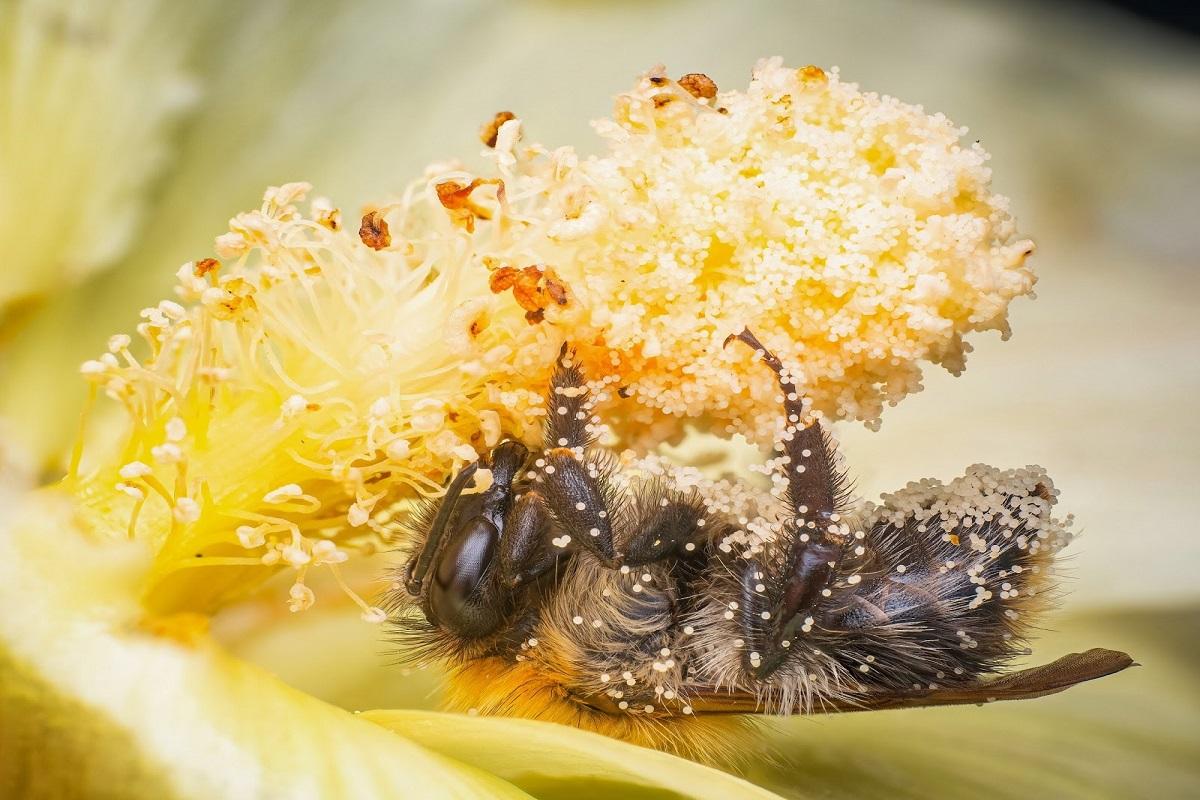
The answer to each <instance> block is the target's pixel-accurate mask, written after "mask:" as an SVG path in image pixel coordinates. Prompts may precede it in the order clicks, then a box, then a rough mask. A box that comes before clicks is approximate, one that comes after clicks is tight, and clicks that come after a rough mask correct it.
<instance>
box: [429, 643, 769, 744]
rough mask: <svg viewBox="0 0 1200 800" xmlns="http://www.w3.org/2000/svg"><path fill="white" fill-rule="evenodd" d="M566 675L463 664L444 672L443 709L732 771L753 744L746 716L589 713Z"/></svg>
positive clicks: (538, 668) (527, 667) (525, 666)
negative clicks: (531, 723)
mask: <svg viewBox="0 0 1200 800" xmlns="http://www.w3.org/2000/svg"><path fill="white" fill-rule="evenodd" d="M571 683H572V675H571V674H570V673H569V672H562V673H559V674H555V673H553V672H552V671H549V670H548V669H547V666H546V663H545V662H543V663H542V664H539V665H535V664H533V663H531V662H529V661H520V662H516V663H513V662H511V661H508V660H506V659H503V658H487V659H478V660H475V661H468V662H465V663H462V664H459V665H457V666H455V667H454V668H453V669H452V670H451V672H450V678H449V681H448V684H447V688H446V694H445V700H444V707H445V708H446V710H448V711H457V712H460V713H479V714H483V715H488V716H500V717H523V718H525V719H536V720H541V721H543V722H555V723H558V724H560V725H568V726H571V727H574V728H581V729H583V730H588V731H592V732H594V733H599V734H603V735H605V736H611V737H613V738H616V739H621V740H624V741H627V742H631V743H633V744H636V745H641V746H642V747H650V748H654V749H656V750H664V751H666V752H670V753H674V754H676V755H679V756H683V757H685V758H690V759H693V760H695V761H700V762H704V763H708V764H713V765H716V766H726V767H733V768H737V767H738V766H739V765H740V764H741V763H742V762H743V761H744V758H745V754H746V753H747V752H749V751H748V749H747V745H748V744H749V743H751V742H752V741H753V734H754V729H755V726H756V724H757V721H756V720H755V718H754V717H748V716H733V715H719V716H700V717H696V716H689V717H681V716H675V717H671V718H669V719H663V718H662V717H660V716H655V715H651V714H640V713H625V714H612V713H608V712H605V711H601V710H599V709H595V708H591V707H589V706H588V705H586V704H585V703H583V702H580V700H579V699H578V698H574V697H572V696H571V693H570V691H569V690H568V689H567V686H569V685H570V684H571Z"/></svg>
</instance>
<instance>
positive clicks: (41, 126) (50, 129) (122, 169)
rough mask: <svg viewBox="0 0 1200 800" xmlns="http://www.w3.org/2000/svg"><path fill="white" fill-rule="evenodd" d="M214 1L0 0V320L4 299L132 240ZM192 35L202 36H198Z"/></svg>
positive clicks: (188, 93) (23, 295)
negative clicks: (186, 33)
mask: <svg viewBox="0 0 1200 800" xmlns="http://www.w3.org/2000/svg"><path fill="white" fill-rule="evenodd" d="M210 12H211V8H203V7H200V6H196V7H189V6H186V5H184V6H181V5H178V4H174V3H164V2H140V1H139V0H135V1H134V2H128V1H122V2H114V3H94V4H85V3H67V2H61V0H35V2H30V3H20V4H13V3H5V4H4V6H3V7H0V73H3V74H4V75H5V84H6V86H5V89H6V91H5V96H4V103H3V106H2V107H0V122H2V124H0V130H2V131H3V133H2V134H0V242H3V243H4V247H5V258H4V263H3V265H0V321H2V320H3V318H4V312H5V308H6V306H8V305H9V304H10V303H13V302H15V301H19V300H22V299H28V298H31V297H35V296H37V295H39V294H42V293H43V292H52V291H56V290H60V289H61V288H62V285H63V284H64V283H65V284H70V283H74V282H75V281H77V280H79V279H81V278H82V277H83V276H85V275H87V274H89V273H91V272H94V271H96V270H99V269H101V268H103V267H106V266H109V265H110V264H112V263H113V261H114V260H115V259H117V258H118V257H120V256H121V255H122V253H123V252H124V251H125V249H126V247H127V246H128V244H129V240H130V238H131V236H132V234H133V232H134V231H135V230H136V227H137V225H138V223H139V222H140V219H141V217H142V215H143V213H144V211H145V207H146V205H147V203H148V201H149V200H150V195H149V192H148V188H149V184H150V183H151V181H152V180H153V179H154V178H155V177H156V176H157V173H158V172H159V171H160V169H161V168H162V166H163V164H164V161H165V160H166V158H167V157H168V155H169V152H170V147H169V145H170V138H171V134H172V133H174V130H173V127H174V123H175V121H176V119H177V117H178V116H179V114H180V112H182V111H183V110H184V109H186V108H187V107H188V106H190V105H192V102H193V100H194V98H195V95H196V87H195V84H194V82H193V80H192V79H191V77H190V76H189V75H188V73H187V71H186V69H185V67H184V64H185V62H186V60H187V59H188V57H189V55H191V46H190V45H192V44H194V43H195V42H194V41H193V42H187V41H183V42H181V40H180V37H179V36H178V35H177V30H178V29H179V28H180V27H185V28H190V29H193V30H195V31H197V33H199V32H201V31H202V30H203V24H204V22H205V17H206V16H207V15H208V14H209V13H210ZM193 38H194V39H198V38H199V37H198V36H196V37H193Z"/></svg>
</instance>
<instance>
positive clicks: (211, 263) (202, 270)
mask: <svg viewBox="0 0 1200 800" xmlns="http://www.w3.org/2000/svg"><path fill="white" fill-rule="evenodd" d="M220 268H221V262H220V261H217V260H216V259H215V258H202V259H200V260H199V261H197V262H195V263H194V264H192V274H193V275H195V276H196V277H197V278H203V277H204V276H205V275H207V274H209V273H210V272H216V271H217V270H219V269H220Z"/></svg>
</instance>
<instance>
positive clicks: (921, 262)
mask: <svg viewBox="0 0 1200 800" xmlns="http://www.w3.org/2000/svg"><path fill="white" fill-rule="evenodd" d="M511 116H512V115H501V116H500V117H498V118H497V121H496V123H494V124H493V125H490V126H488V128H487V129H486V131H485V138H486V140H487V141H489V142H492V143H493V144H494V150H493V159H494V162H495V173H494V175H493V174H489V175H488V176H487V177H485V178H477V177H473V176H471V175H469V174H465V173H463V174H460V173H446V174H443V175H440V176H436V177H435V178H434V179H433V180H434V183H435V185H436V186H438V187H439V195H438V199H439V200H440V201H441V203H442V205H444V206H446V211H447V215H446V218H445V219H444V220H443V222H442V225H443V226H444V227H445V226H458V227H461V228H464V229H465V231H466V233H469V234H471V237H470V238H471V242H472V246H473V248H474V251H475V254H474V260H475V261H478V262H481V263H482V264H484V265H485V266H487V267H488V268H489V269H490V270H492V287H493V290H495V291H506V290H508V289H510V288H511V291H512V296H513V298H514V301H515V302H516V303H517V304H518V305H520V307H521V308H522V309H524V310H525V311H526V315H527V317H528V318H529V319H530V321H531V322H534V323H538V324H550V325H555V326H560V327H562V328H564V329H565V330H566V331H567V335H568V336H569V337H570V338H571V339H572V341H573V342H576V343H578V344H579V346H580V349H581V357H582V358H583V360H584V362H585V363H587V364H588V365H589V366H590V367H591V369H592V372H593V373H594V374H597V375H604V376H607V377H609V378H610V379H611V381H610V382H611V383H612V384H613V385H615V386H619V387H620V388H621V390H622V395H623V396H625V397H628V398H630V400H631V401H632V402H633V403H635V404H637V405H638V406H640V408H636V409H634V410H632V411H626V410H625V409H622V414H623V416H624V417H625V425H624V429H623V430H624V432H625V433H626V434H630V433H632V432H633V431H635V430H641V431H643V432H644V434H645V435H644V436H643V437H642V438H643V439H644V440H647V441H656V440H660V439H661V438H662V432H663V431H664V430H667V429H669V427H670V426H669V425H664V424H663V419H662V417H663V415H666V416H669V417H673V418H688V419H695V418H701V417H707V418H709V419H710V420H713V421H715V422H716V423H719V424H720V425H721V426H722V428H721V429H723V431H724V432H725V433H746V434H747V436H748V437H749V438H751V439H752V440H755V441H757V442H759V443H760V444H765V443H767V442H769V441H771V439H772V438H773V437H774V435H775V434H776V433H777V431H776V426H777V424H778V420H777V419H776V415H775V413H774V407H773V405H772V403H771V402H769V399H770V398H771V397H773V393H774V388H773V386H772V381H771V378H770V376H769V375H766V374H764V373H763V372H762V371H761V370H748V369H746V358H745V356H744V354H743V353H740V352H732V351H731V352H725V351H724V350H723V349H722V343H723V342H724V340H725V339H726V337H728V336H729V335H730V334H733V333H737V332H739V331H740V330H741V329H742V328H744V327H749V328H751V329H752V330H753V331H754V332H755V333H756V334H757V335H758V337H759V338H760V339H761V340H762V341H763V342H764V343H765V344H766V345H767V346H768V347H770V348H771V349H772V350H773V351H774V352H776V353H777V354H779V355H780V356H781V357H782V358H784V360H785V361H788V362H789V363H793V364H796V365H797V366H798V370H799V373H800V375H801V376H802V378H803V380H802V383H803V386H802V388H803V390H804V392H805V394H806V395H807V396H808V397H809V398H811V400H812V401H813V404H814V407H815V408H816V409H817V410H819V411H820V412H822V413H823V414H824V415H825V416H827V417H829V418H832V419H850V420H862V421H866V422H868V423H869V424H871V425H873V426H874V425H877V424H878V422H879V418H880V414H881V412H882V409H883V403H884V401H885V400H887V401H891V402H896V401H898V400H899V399H901V398H902V397H904V396H905V395H907V394H909V393H910V392H913V391H916V390H918V389H919V388H920V379H921V363H922V362H924V361H931V362H934V363H937V364H940V365H942V366H944V367H945V368H946V369H948V370H950V371H951V372H953V373H956V374H957V373H958V372H961V370H962V369H963V367H964V365H965V355H966V352H967V351H968V350H969V346H968V345H967V343H966V342H965V341H964V336H965V335H966V334H968V333H970V332H972V331H983V330H989V329H994V330H999V331H1000V332H1001V333H1002V334H1003V335H1005V336H1007V333H1008V324H1007V316H1006V315H1007V309H1008V305H1009V303H1010V302H1011V301H1012V300H1013V299H1014V298H1016V297H1020V296H1022V295H1027V294H1029V293H1030V292H1031V290H1032V288H1033V284H1034V276H1033V274H1032V272H1031V271H1030V270H1029V269H1028V268H1027V267H1026V266H1025V265H1024V262H1025V258H1026V257H1027V256H1028V255H1029V254H1030V253H1031V252H1032V250H1033V246H1032V243H1031V242H1030V241H1028V240H1026V239H1020V238H1018V237H1017V236H1016V227H1015V222H1014V220H1013V218H1012V217H1011V215H1010V214H1009V210H1008V200H1007V199H1006V198H1004V197H1002V196H1000V195H997V194H995V193H993V192H992V191H991V188H990V179H991V172H990V170H989V169H988V168H987V167H986V161H987V158H988V156H987V154H986V153H985V152H984V151H983V149H982V148H981V147H980V146H979V144H978V143H975V144H973V145H970V146H967V145H963V144H962V143H961V139H962V137H963V135H964V134H965V129H963V128H959V127H957V126H955V125H954V124H953V123H951V122H950V121H949V120H947V119H946V118H945V117H944V116H942V115H940V114H934V115H930V114H927V113H926V112H925V111H924V110H923V109H921V108H920V107H919V106H912V105H908V104H905V103H902V102H900V101H898V100H895V99H894V98H890V97H885V96H880V95H877V94H874V93H870V92H864V91H861V90H860V89H859V88H858V87H857V86H856V85H854V84H852V83H845V82H843V81H841V80H840V77H839V75H838V73H837V71H836V70H834V71H830V72H826V71H825V70H822V69H820V68H817V67H812V66H810V67H804V68H802V69H799V70H797V69H791V68H786V67H784V66H783V65H782V62H781V60H780V59H777V58H776V59H769V60H764V61H762V62H760V63H759V64H758V65H757V66H756V67H755V69H754V73H753V77H752V79H751V82H750V86H749V88H748V89H747V90H746V91H744V92H741V91H725V92H718V91H717V90H716V86H715V84H713V83H712V81H711V80H709V79H708V78H707V77H705V76H702V75H695V74H693V75H688V76H684V77H683V78H681V79H680V81H679V82H676V81H673V80H671V79H670V78H669V77H668V76H667V73H666V71H665V69H664V68H662V67H657V68H655V69H653V70H651V71H650V72H648V73H647V74H646V75H645V76H643V77H642V79H641V80H640V81H639V82H638V83H637V85H636V86H635V87H634V88H633V90H632V91H630V92H627V93H624V94H622V95H620V96H619V97H618V99H617V103H616V108H615V110H614V115H613V118H612V119H606V120H601V121H599V122H597V123H595V128H596V130H597V131H598V132H599V133H600V135H601V136H602V138H603V140H604V143H605V145H606V146H607V152H605V153H603V154H601V155H599V156H595V157H591V158H581V157H580V156H578V155H577V154H576V153H575V151H574V150H573V149H572V148H570V147H560V148H557V149H554V150H548V149H547V148H544V147H542V146H539V145H526V144H524V143H523V142H522V140H521V136H522V126H523V123H522V122H521V121H520V120H517V119H515V118H511ZM497 182H498V185H500V186H502V187H503V191H502V192H496V195H495V196H496V202H495V203H488V202H487V201H485V200H482V199H480V200H478V201H476V200H475V199H474V198H476V197H479V196H480V195H484V194H487V192H488V190H489V189H490V187H491V185H493V184H497ZM446 187H451V188H450V189H447V188H446ZM448 198H453V199H452V200H451V199H448Z"/></svg>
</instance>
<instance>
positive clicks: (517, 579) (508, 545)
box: [500, 490, 576, 589]
mask: <svg viewBox="0 0 1200 800" xmlns="http://www.w3.org/2000/svg"><path fill="white" fill-rule="evenodd" d="M575 549H576V547H575V545H574V544H573V543H572V542H570V541H567V540H565V539H564V538H563V537H562V536H561V535H560V536H555V531H554V525H553V520H552V519H551V517H550V512H549V511H547V509H546V502H545V500H544V498H543V497H542V496H541V494H539V493H538V492H537V491H532V490H531V491H528V492H526V493H524V494H522V495H521V496H520V497H518V498H517V501H516V502H515V503H514V504H513V507H512V510H510V511H509V512H508V516H507V517H506V518H505V522H504V535H503V536H502V537H501V539H500V579H501V580H502V581H503V583H504V584H505V586H507V587H508V588H510V589H515V588H517V587H520V586H524V585H525V584H527V583H529V582H530V581H533V580H536V579H537V578H539V577H541V576H542V575H544V574H546V573H547V572H549V571H550V570H551V569H553V568H554V566H555V565H556V564H557V563H558V561H559V559H560V558H566V557H568V556H569V555H570V554H571V553H572V552H574V551H575Z"/></svg>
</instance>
